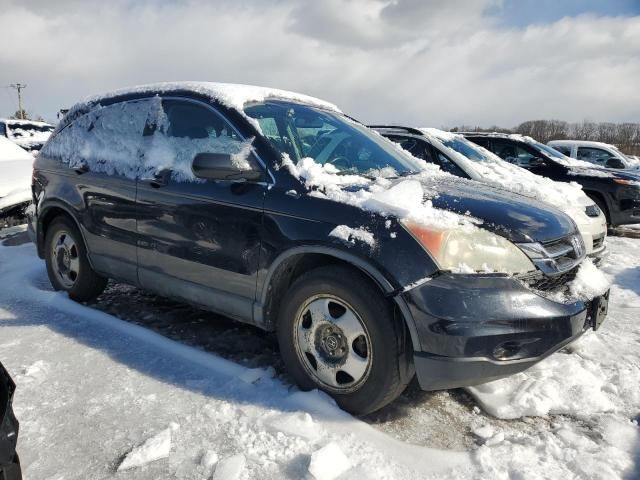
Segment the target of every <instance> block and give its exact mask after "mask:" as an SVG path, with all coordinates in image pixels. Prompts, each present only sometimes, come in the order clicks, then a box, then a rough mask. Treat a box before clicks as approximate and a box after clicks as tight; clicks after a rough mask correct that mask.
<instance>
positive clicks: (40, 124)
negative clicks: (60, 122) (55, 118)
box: [0, 118, 53, 127]
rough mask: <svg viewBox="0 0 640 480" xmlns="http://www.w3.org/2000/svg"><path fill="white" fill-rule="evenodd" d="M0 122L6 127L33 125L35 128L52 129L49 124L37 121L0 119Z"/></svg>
mask: <svg viewBox="0 0 640 480" xmlns="http://www.w3.org/2000/svg"><path fill="white" fill-rule="evenodd" d="M0 122H2V123H6V124H8V125H17V126H19V125H25V126H27V125H35V126H37V127H53V125H51V124H50V123H47V122H40V121H38V120H19V119H17V118H0Z"/></svg>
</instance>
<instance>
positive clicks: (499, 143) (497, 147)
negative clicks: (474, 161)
mask: <svg viewBox="0 0 640 480" xmlns="http://www.w3.org/2000/svg"><path fill="white" fill-rule="evenodd" d="M493 150H494V153H495V154H496V155H498V156H499V157H500V158H502V159H503V160H506V161H507V162H509V163H513V164H514V165H518V166H519V167H525V168H526V167H529V166H530V163H531V161H532V160H533V159H535V158H538V157H537V155H535V154H533V153H532V152H530V151H529V150H527V149H526V148H525V147H524V146H521V145H519V144H517V143H516V142H512V141H510V140H502V139H493Z"/></svg>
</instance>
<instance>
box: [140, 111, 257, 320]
mask: <svg viewBox="0 0 640 480" xmlns="http://www.w3.org/2000/svg"><path fill="white" fill-rule="evenodd" d="M149 130H153V133H152V135H150V136H146V137H145V154H144V169H145V171H146V173H145V174H144V175H143V178H141V179H140V182H139V184H138V196H137V207H138V217H137V230H138V233H139V235H140V241H139V243H138V264H139V271H138V275H139V278H140V283H141V284H142V286H144V287H146V288H149V289H151V290H154V291H156V292H158V293H160V294H163V295H166V296H170V297H175V298H181V299H185V300H188V301H190V302H193V303H196V304H199V305H202V306H205V307H208V308H212V309H213V310H216V311H219V312H221V313H224V314H227V315H230V316H234V317H237V318H240V319H242V320H245V321H247V320H250V319H251V318H252V306H253V301H254V299H255V291H256V275H257V269H258V259H259V254H260V245H261V228H262V211H263V203H264V196H265V191H266V188H267V186H266V183H264V182H262V181H257V182H246V181H228V180H225V181H220V180H218V181H214V180H203V179H200V178H196V177H195V176H194V175H193V173H192V169H191V167H192V162H193V158H194V157H195V155H196V154H199V153H232V154H236V155H238V159H239V161H242V162H248V163H249V164H250V165H251V168H252V169H258V170H261V171H263V169H262V167H261V165H260V164H259V163H258V161H257V160H256V158H255V157H254V155H253V153H252V152H251V150H252V148H251V142H250V139H249V140H245V139H244V138H242V137H241V136H240V135H239V133H238V132H237V130H236V129H234V127H233V126H232V125H231V124H230V123H229V122H228V121H227V120H226V119H225V118H224V117H223V116H222V115H221V114H220V113H219V112H217V111H216V110H215V109H213V108H212V107H211V106H209V105H205V104H203V103H200V102H196V101H191V100H188V99H179V98H174V99H163V100H162V102H161V105H160V106H159V111H158V120H157V122H156V125H154V126H153V128H150V129H149ZM243 168H245V169H246V165H244V166H243ZM239 171H240V170H239Z"/></svg>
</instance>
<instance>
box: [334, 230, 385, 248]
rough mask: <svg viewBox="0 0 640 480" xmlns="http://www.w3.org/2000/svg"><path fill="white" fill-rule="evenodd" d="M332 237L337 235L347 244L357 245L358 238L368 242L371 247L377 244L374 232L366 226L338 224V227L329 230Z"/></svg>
mask: <svg viewBox="0 0 640 480" xmlns="http://www.w3.org/2000/svg"><path fill="white" fill-rule="evenodd" d="M329 236H330V237H336V238H338V239H340V240H342V241H343V242H344V243H346V244H347V245H355V244H356V240H357V241H360V242H363V243H366V244H367V245H369V246H370V247H371V248H374V247H375V246H376V240H375V238H374V237H373V233H371V232H370V231H369V230H367V229H366V228H364V227H360V228H351V227H349V226H347V225H338V226H337V227H336V228H334V229H333V230H331V232H329Z"/></svg>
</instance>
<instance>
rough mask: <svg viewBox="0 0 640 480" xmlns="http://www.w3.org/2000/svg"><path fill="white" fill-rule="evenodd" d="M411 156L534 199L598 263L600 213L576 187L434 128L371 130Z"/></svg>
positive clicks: (603, 230)
mask: <svg viewBox="0 0 640 480" xmlns="http://www.w3.org/2000/svg"><path fill="white" fill-rule="evenodd" d="M371 128H374V129H375V130H376V131H378V132H379V133H381V134H382V135H384V136H385V137H387V138H389V139H390V140H392V141H394V142H396V143H399V144H400V146H402V148H404V149H405V150H407V151H409V152H410V153H411V154H412V155H413V156H414V157H417V158H420V159H422V160H424V161H426V162H428V163H432V164H435V165H438V166H439V167H440V168H441V169H442V170H444V171H446V172H449V173H451V174H452V175H456V176H458V177H462V178H470V179H473V180H478V181H480V182H484V183H489V184H491V185H494V186H497V187H500V188H504V189H505V190H509V191H512V192H513V193H518V194H521V195H525V196H527V197H531V198H536V199H537V200H540V201H542V202H545V203H548V204H549V205H552V206H555V207H557V208H558V209H560V210H562V211H563V212H565V213H566V214H567V215H569V216H570V217H571V218H572V219H573V221H574V222H576V225H577V226H578V230H579V231H580V233H581V234H582V239H583V240H584V244H585V247H586V249H587V255H589V256H590V257H592V258H594V259H596V260H599V259H600V258H601V257H602V256H603V255H604V254H605V251H606V246H605V239H606V235H607V221H606V218H605V216H604V213H602V211H601V210H600V209H599V208H598V207H597V206H596V205H595V204H594V203H593V200H591V199H590V198H589V197H587V196H586V195H585V194H584V193H583V192H582V191H581V190H580V188H579V187H578V186H573V185H567V184H564V183H559V182H554V181H553V180H549V179H548V178H543V177H540V176H538V175H534V174H533V173H531V172H529V171H527V170H525V169H523V168H520V167H518V166H516V165H512V164H510V163H508V162H506V161H504V160H502V159H501V158H500V157H498V156H496V155H494V154H493V153H491V152H489V151H488V150H486V149H484V148H482V147H480V146H478V145H476V144H475V143H472V142H471V141H469V140H467V139H466V138H464V137H463V136H462V135H458V134H455V133H450V132H444V131H442V130H438V129H436V128H420V129H418V128H410V127H398V126H372V127H371Z"/></svg>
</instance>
